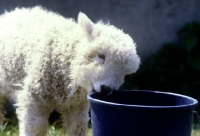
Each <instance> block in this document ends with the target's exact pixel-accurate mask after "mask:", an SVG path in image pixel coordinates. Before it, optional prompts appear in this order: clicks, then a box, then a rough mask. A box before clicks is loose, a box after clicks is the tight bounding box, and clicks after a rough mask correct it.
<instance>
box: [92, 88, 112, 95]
mask: <svg viewBox="0 0 200 136" xmlns="http://www.w3.org/2000/svg"><path fill="white" fill-rule="evenodd" d="M94 91H95V92H98V91H96V90H94ZM99 93H101V94H103V95H105V96H109V95H111V94H112V93H113V89H112V88H110V87H108V86H105V85H101V90H100V91H99Z"/></svg>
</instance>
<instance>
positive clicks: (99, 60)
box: [91, 52, 133, 95]
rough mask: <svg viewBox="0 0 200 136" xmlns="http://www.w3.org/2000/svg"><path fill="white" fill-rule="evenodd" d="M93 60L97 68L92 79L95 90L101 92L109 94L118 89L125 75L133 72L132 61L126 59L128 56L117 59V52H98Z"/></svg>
mask: <svg viewBox="0 0 200 136" xmlns="http://www.w3.org/2000/svg"><path fill="white" fill-rule="evenodd" d="M92 60H93V63H95V70H94V71H93V72H92V73H91V75H92V79H91V80H92V84H93V88H94V90H95V91H96V92H99V93H103V94H107V95H109V94H111V93H112V91H113V90H118V89H119V87H120V86H121V85H122V84H123V82H124V77H125V75H127V74H131V73H133V67H132V66H133V65H132V64H131V63H132V62H129V61H126V58H124V59H123V61H122V60H121V59H116V58H115V54H112V55H111V54H109V53H105V52H104V53H102V52H101V53H100V52H98V53H97V54H96V56H95V57H94V58H93V59H92Z"/></svg>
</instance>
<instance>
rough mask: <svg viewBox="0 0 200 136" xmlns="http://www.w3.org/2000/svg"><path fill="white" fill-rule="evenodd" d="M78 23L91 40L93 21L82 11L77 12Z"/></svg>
mask: <svg viewBox="0 0 200 136" xmlns="http://www.w3.org/2000/svg"><path fill="white" fill-rule="evenodd" d="M78 24H79V25H80V26H81V28H82V29H83V31H85V32H86V34H87V36H88V39H89V40H92V39H93V37H92V31H93V29H94V23H93V22H92V21H91V20H90V19H89V18H88V17H87V16H86V15H85V14H84V13H82V12H79V14H78Z"/></svg>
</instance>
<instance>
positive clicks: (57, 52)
mask: <svg viewBox="0 0 200 136" xmlns="http://www.w3.org/2000/svg"><path fill="white" fill-rule="evenodd" d="M139 63H140V59H139V57H138V55H137V53H136V46H135V43H134V42H133V40H132V39H131V37H130V36H129V35H128V34H125V33H123V31H122V30H119V29H117V28H116V27H114V26H112V25H109V24H105V23H103V22H102V21H99V22H97V23H95V24H94V23H93V22H92V21H91V20H90V19H89V18H88V17H87V16H86V15H85V14H83V13H79V15H78V23H76V22H75V21H74V20H73V19H66V18H64V17H62V16H60V15H58V14H56V13H52V12H50V11H47V10H45V9H43V8H41V7H34V8H21V9H19V8H17V9H15V10H14V11H11V12H6V13H4V14H3V15H1V16H0V124H1V125H2V124H3V106H4V105H5V101H6V99H11V100H13V101H15V102H16V105H15V106H16V108H17V116H18V119H19V128H20V136H44V135H46V133H47V129H48V117H49V115H50V113H51V112H52V111H53V109H57V110H58V111H59V112H60V113H61V115H62V121H63V125H64V127H66V129H67V132H68V134H69V136H85V135H86V130H87V122H88V109H89V103H88V101H87V99H86V95H87V94H88V93H89V92H92V91H93V90H95V91H96V92H104V93H110V91H112V90H117V89H118V88H119V87H120V85H121V84H122V83H123V81H124V76H125V75H127V74H131V73H134V72H136V70H137V69H138V67H139Z"/></svg>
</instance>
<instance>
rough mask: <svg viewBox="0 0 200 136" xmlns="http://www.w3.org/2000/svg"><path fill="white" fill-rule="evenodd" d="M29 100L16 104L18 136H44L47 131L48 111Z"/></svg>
mask: <svg viewBox="0 0 200 136" xmlns="http://www.w3.org/2000/svg"><path fill="white" fill-rule="evenodd" d="M31 99H32V98H29V101H27V100H26V101H20V102H18V103H17V106H18V108H17V115H18V119H19V129H20V136H45V135H46V133H47V130H48V125H49V124H48V117H49V114H50V111H49V110H48V109H47V108H46V107H45V106H42V105H39V104H38V102H37V101H35V100H31ZM21 100H23V99H21Z"/></svg>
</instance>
